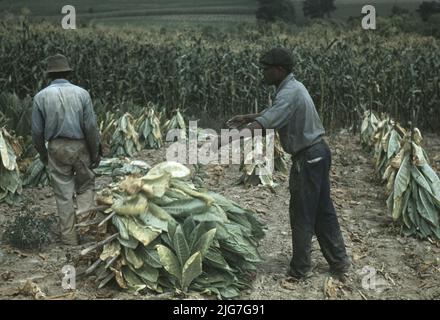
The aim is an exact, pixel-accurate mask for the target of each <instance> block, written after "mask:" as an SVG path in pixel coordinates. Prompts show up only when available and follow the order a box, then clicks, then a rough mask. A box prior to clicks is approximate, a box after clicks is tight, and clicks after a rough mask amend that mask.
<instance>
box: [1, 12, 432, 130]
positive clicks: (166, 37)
mask: <svg viewBox="0 0 440 320" xmlns="http://www.w3.org/2000/svg"><path fill="white" fill-rule="evenodd" d="M238 31H239V32H238V33H237V34H222V33H221V32H220V33H219V34H218V35H217V36H212V35H211V36H209V35H205V34H203V33H202V32H193V31H192V32H189V31H185V30H183V31H180V32H178V33H175V32H173V33H170V32H168V33H167V32H163V33H154V32H152V31H148V30H145V31H127V30H112V29H99V28H82V29H78V30H75V31H72V32H65V31H64V30H62V29H61V28H58V27H54V26H51V25H48V24H29V23H27V22H26V21H24V22H22V23H21V24H6V23H3V24H2V25H1V26H0V39H1V43H2V45H1V47H0V74H1V78H0V87H1V88H2V91H5V92H15V93H16V94H17V95H18V96H19V97H20V98H22V99H24V98H25V97H26V96H31V97H32V96H33V95H34V94H35V93H36V92H38V91H39V90H41V89H42V88H43V87H45V86H46V85H47V80H46V79H45V78H44V67H45V63H44V59H45V58H46V57H48V56H49V55H52V54H54V53H57V52H60V53H63V54H65V55H66V56H67V57H69V59H70V63H71V65H72V66H73V68H74V70H75V72H74V75H73V79H72V81H73V82H74V83H75V84H78V85H80V86H82V87H84V88H86V89H87V90H89V91H90V92H91V95H92V98H93V99H94V101H95V103H96V104H97V106H96V108H95V109H97V113H98V114H99V115H101V116H102V115H103V114H104V113H105V112H106V111H112V112H117V111H121V114H123V112H126V111H127V110H122V109H124V107H123V106H126V105H127V104H131V105H134V106H144V105H146V104H147V103H148V102H152V103H155V104H157V105H159V106H160V110H159V111H163V110H165V111H166V112H171V111H172V110H175V109H177V108H180V110H182V111H183V112H184V114H185V115H186V116H188V117H193V118H194V117H195V118H200V117H202V118H203V117H205V118H206V119H203V120H214V119H215V121H216V122H217V123H219V121H218V120H219V119H220V120H224V119H226V118H228V117H230V116H231V115H233V114H238V113H250V112H253V111H255V110H262V109H263V108H265V107H266V105H267V104H268V103H269V101H270V100H271V98H273V96H274V92H273V91H272V90H271V89H268V88H266V87H264V86H263V85H262V83H261V78H262V75H261V73H260V70H259V68H258V58H259V56H260V54H261V53H262V51H264V50H266V49H268V48H270V47H272V46H275V45H282V46H286V47H288V48H290V49H291V50H292V52H293V56H294V61H295V66H294V74H295V75H296V77H297V79H298V80H300V81H302V82H303V83H304V84H305V85H306V87H307V88H308V89H309V91H310V93H311V95H312V97H313V99H314V101H315V104H316V106H317V109H318V111H319V113H320V115H321V117H322V119H323V121H324V125H325V126H326V128H328V129H332V128H337V127H354V129H355V130H356V129H357V124H358V123H359V122H360V120H361V115H362V113H363V111H364V110H369V109H372V110H375V111H378V112H387V113H388V114H389V115H390V116H391V117H393V118H394V119H396V120H397V121H399V122H401V123H407V122H408V121H410V120H412V121H413V122H417V123H416V125H417V126H418V127H420V128H423V129H426V130H429V131H433V130H437V129H439V128H440V127H439V121H438V107H439V104H440V49H439V41H438V40H435V39H434V38H428V37H426V38H423V37H416V36H414V37H413V36H411V35H407V34H405V36H403V34H398V33H396V34H395V35H391V36H390V35H382V34H381V33H380V32H377V33H367V32H364V30H356V29H354V30H352V31H343V28H342V27H339V28H338V27H332V28H330V27H329V26H314V27H311V28H307V29H305V30H304V31H301V32H298V33H296V34H287V33H283V32H280V33H277V32H272V33H270V32H266V33H261V32H259V31H258V30H254V29H251V28H245V27H243V28H241V29H240V30H238ZM17 52H18V53H19V54H17ZM1 111H3V107H2V110H1ZM201 115H203V116H201Z"/></svg>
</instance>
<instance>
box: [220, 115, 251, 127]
mask: <svg viewBox="0 0 440 320" xmlns="http://www.w3.org/2000/svg"><path fill="white" fill-rule="evenodd" d="M250 121H252V119H250V118H249V117H248V116H246V115H238V116H235V117H232V118H231V119H229V120H228V121H227V122H226V125H227V126H228V127H229V128H238V127H241V126H243V125H245V124H247V123H249V122H250Z"/></svg>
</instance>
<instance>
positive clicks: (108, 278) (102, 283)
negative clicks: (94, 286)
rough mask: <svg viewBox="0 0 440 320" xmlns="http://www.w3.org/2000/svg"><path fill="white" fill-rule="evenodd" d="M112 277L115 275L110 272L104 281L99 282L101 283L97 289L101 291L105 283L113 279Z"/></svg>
mask: <svg viewBox="0 0 440 320" xmlns="http://www.w3.org/2000/svg"><path fill="white" fill-rule="evenodd" d="M114 276H115V274H114V273H113V272H111V273H110V274H109V275H108V276H107V277H106V278H105V279H104V280H102V281H101V283H100V284H99V286H98V289H101V288H102V287H103V286H105V285H106V284H107V282H109V281H110V280H111V279H113V277H114Z"/></svg>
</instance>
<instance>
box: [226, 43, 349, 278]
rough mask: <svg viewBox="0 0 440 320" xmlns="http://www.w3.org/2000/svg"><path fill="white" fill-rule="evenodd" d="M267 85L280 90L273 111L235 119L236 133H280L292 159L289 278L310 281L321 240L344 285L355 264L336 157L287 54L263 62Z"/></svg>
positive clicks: (276, 51)
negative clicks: (337, 202) (334, 171)
mask: <svg viewBox="0 0 440 320" xmlns="http://www.w3.org/2000/svg"><path fill="white" fill-rule="evenodd" d="M260 64H261V66H262V68H263V74H264V80H265V82H266V84H267V85H274V86H276V97H275V99H274V101H273V104H272V106H270V107H268V108H267V109H265V110H264V111H263V112H261V113H259V114H248V115H239V116H235V117H234V118H232V119H231V120H229V122H228V123H229V124H230V125H231V126H233V127H243V126H244V125H246V128H248V129H251V130H254V129H275V130H277V131H278V133H279V136H280V140H281V144H282V146H283V148H284V150H285V151H286V152H288V153H290V154H291V155H292V159H293V164H292V168H291V172H290V180H289V188H290V194H291V198H290V208H289V212H290V224H291V229H292V246H293V256H292V260H291V262H290V268H289V271H288V275H289V276H291V277H294V278H296V279H304V278H307V277H310V276H311V274H312V273H311V269H312V266H311V259H310V252H311V243H312V237H313V235H314V234H316V236H317V239H318V242H319V245H320V247H321V251H322V253H323V255H324V257H325V259H326V260H327V262H328V263H329V265H330V271H331V273H332V274H333V275H335V276H336V277H338V278H340V279H341V280H344V279H345V274H346V272H347V271H348V269H349V266H350V262H349V259H348V256H347V253H346V250H345V245H344V240H343V238H342V234H341V230H340V226H339V223H338V218H337V216H336V212H335V209H334V207H333V202H332V199H331V198H330V180H329V171H330V166H331V154H330V149H329V147H328V145H327V143H326V142H325V141H324V139H323V135H324V133H325V131H324V128H323V125H322V123H321V120H320V118H319V115H318V113H317V111H316V108H315V105H314V103H313V101H312V98H311V97H310V95H309V93H308V91H307V89H306V88H305V87H304V85H303V84H302V83H301V82H299V81H298V80H296V79H295V77H294V75H293V74H292V68H293V60H292V57H291V54H290V52H289V51H288V50H286V49H285V48H274V49H272V50H270V51H268V52H267V53H265V54H264V55H263V56H262V57H261V60H260Z"/></svg>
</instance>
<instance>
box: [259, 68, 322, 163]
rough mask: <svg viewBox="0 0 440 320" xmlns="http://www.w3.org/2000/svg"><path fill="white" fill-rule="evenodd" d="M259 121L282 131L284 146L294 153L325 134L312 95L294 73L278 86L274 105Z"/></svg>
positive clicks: (263, 124)
mask: <svg viewBox="0 0 440 320" xmlns="http://www.w3.org/2000/svg"><path fill="white" fill-rule="evenodd" d="M255 120H256V121H258V123H260V124H261V126H263V128H264V129H275V130H278V133H279V135H280V140H281V145H282V146H283V148H284V150H285V151H286V152H287V153H290V154H295V153H297V152H298V151H300V150H302V149H304V148H306V147H308V146H310V145H311V144H312V143H313V142H315V141H316V139H318V138H319V137H320V136H321V135H323V134H324V133H325V130H324V127H323V125H322V122H321V119H320V118H319V115H318V112H317V111H316V108H315V104H314V103H313V100H312V98H311V97H310V94H309V92H308V91H307V89H306V88H305V87H304V85H303V84H302V83H301V82H299V81H297V80H296V79H295V77H294V76H293V74H291V73H290V74H289V75H287V76H286V78H285V79H284V80H283V82H281V84H280V85H279V86H278V88H277V93H276V97H275V100H274V101H273V104H272V106H271V107H269V108H267V109H265V110H264V111H263V112H262V114H261V115H260V116H259V117H257V118H256V119H255Z"/></svg>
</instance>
